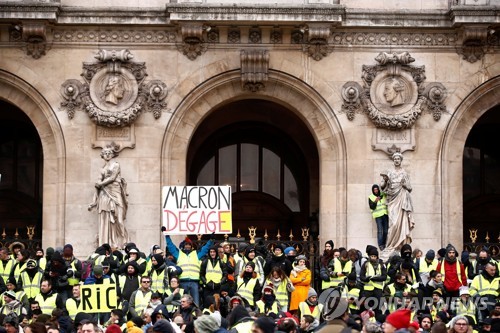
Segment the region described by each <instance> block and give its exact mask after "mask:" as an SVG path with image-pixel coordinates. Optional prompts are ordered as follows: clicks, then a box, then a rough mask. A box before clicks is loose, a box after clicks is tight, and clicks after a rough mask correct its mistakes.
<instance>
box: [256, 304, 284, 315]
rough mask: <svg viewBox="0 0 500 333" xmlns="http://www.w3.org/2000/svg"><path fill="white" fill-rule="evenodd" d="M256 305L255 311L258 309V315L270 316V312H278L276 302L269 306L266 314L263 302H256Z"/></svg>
mask: <svg viewBox="0 0 500 333" xmlns="http://www.w3.org/2000/svg"><path fill="white" fill-rule="evenodd" d="M256 305H257V309H259V313H263V314H265V315H266V316H267V315H268V314H270V313H271V312H272V313H275V314H278V312H279V310H278V303H277V302H276V301H274V303H273V305H271V309H270V310H269V311H267V312H266V310H265V307H266V305H265V303H264V301H262V300H258V301H257V303H256Z"/></svg>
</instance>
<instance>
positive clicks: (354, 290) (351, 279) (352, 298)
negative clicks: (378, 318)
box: [342, 270, 363, 315]
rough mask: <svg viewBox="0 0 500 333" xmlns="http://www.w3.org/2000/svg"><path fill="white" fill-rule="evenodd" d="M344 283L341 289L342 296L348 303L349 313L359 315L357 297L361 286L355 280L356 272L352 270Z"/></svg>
mask: <svg viewBox="0 0 500 333" xmlns="http://www.w3.org/2000/svg"><path fill="white" fill-rule="evenodd" d="M346 280H347V281H346V283H345V285H344V287H343V288H342V295H345V297H346V299H347V302H348V303H349V312H350V313H351V314H352V315H356V314H360V313H361V311H360V307H359V302H358V301H359V297H360V294H361V289H363V286H362V285H361V283H360V282H358V281H357V279H356V272H355V271H354V270H353V271H352V272H351V273H349V275H347V279H346Z"/></svg>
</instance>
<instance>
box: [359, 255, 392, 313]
mask: <svg viewBox="0 0 500 333" xmlns="http://www.w3.org/2000/svg"><path fill="white" fill-rule="evenodd" d="M367 252H368V256H369V257H368V258H369V259H368V260H367V261H365V262H364V263H363V265H362V267H361V272H360V275H359V278H360V280H361V282H364V283H365V286H364V290H363V294H362V297H364V298H368V297H373V298H375V299H377V300H378V302H379V304H380V299H381V297H382V294H383V288H384V283H385V281H386V279H387V270H386V268H385V265H384V263H383V262H382V261H381V260H379V258H378V250H377V248H376V247H374V246H372V247H370V248H369V249H368V251H367ZM375 311H376V312H377V315H378V314H380V312H381V311H380V308H377V309H376V310H375Z"/></svg>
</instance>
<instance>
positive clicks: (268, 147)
mask: <svg viewBox="0 0 500 333" xmlns="http://www.w3.org/2000/svg"><path fill="white" fill-rule="evenodd" d="M187 175H188V183H189V185H231V186H232V189H233V229H234V231H235V233H236V231H237V230H238V231H240V234H241V235H243V236H245V237H246V236H247V234H248V227H250V226H254V227H257V229H258V230H259V231H260V236H262V234H263V232H264V231H267V232H268V235H269V237H275V236H276V235H277V233H278V231H279V232H280V234H281V235H282V236H289V234H290V232H292V233H293V234H294V235H295V237H297V235H300V228H301V227H310V228H311V225H310V221H311V219H309V216H310V214H311V212H316V211H317V210H318V208H319V207H318V201H317V199H316V198H317V197H318V192H319V190H318V186H317V184H318V183H319V161H318V152H317V149H316V145H315V142H314V139H313V138H312V136H311V133H310V132H309V130H308V129H307V127H306V126H305V125H304V123H303V122H302V121H301V120H300V119H299V118H298V117H297V116H296V115H295V114H294V113H293V112H291V111H290V110H288V109H286V108H285V107H283V106H281V105H279V104H278V103H274V102H271V101H266V100H258V99H245V100H239V101H236V102H231V103H228V104H226V105H224V106H221V107H219V108H217V109H216V110H214V111H212V112H211V113H210V115H208V116H207V117H206V118H205V119H204V120H203V122H202V123H201V124H200V125H199V126H198V128H197V130H196V131H195V133H194V134H193V138H192V140H191V142H190V146H189V150H188V156H187ZM311 198H313V200H311ZM311 229H313V228H311Z"/></svg>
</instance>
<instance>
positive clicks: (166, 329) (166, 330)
mask: <svg viewBox="0 0 500 333" xmlns="http://www.w3.org/2000/svg"><path fill="white" fill-rule="evenodd" d="M153 332H158V333H174V328H173V327H172V325H170V323H169V322H168V321H166V320H165V319H160V320H158V321H157V322H156V323H155V324H154V326H153Z"/></svg>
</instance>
